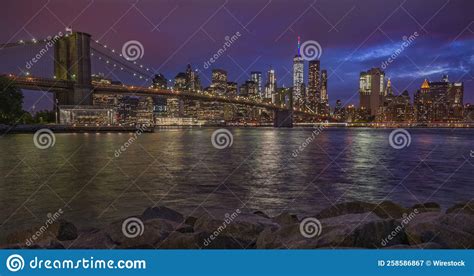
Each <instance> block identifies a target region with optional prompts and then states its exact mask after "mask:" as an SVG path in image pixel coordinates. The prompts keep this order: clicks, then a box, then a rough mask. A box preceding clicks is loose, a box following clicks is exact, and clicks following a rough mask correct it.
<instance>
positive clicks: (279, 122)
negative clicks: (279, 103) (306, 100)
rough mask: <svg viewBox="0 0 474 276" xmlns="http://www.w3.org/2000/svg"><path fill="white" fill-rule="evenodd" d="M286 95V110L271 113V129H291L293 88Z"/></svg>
mask: <svg viewBox="0 0 474 276" xmlns="http://www.w3.org/2000/svg"><path fill="white" fill-rule="evenodd" d="M288 94H289V95H288V105H289V106H288V109H284V110H275V111H274V112H273V127H293V88H291V89H290V91H289V93H288Z"/></svg>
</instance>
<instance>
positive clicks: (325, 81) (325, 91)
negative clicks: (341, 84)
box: [321, 70, 329, 103]
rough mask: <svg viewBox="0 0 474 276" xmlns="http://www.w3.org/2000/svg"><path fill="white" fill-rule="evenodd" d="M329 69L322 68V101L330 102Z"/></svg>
mask: <svg viewBox="0 0 474 276" xmlns="http://www.w3.org/2000/svg"><path fill="white" fill-rule="evenodd" d="M328 100H329V96H328V71H326V70H321V101H322V102H326V103H327V102H328Z"/></svg>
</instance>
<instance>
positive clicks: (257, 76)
mask: <svg viewBox="0 0 474 276" xmlns="http://www.w3.org/2000/svg"><path fill="white" fill-rule="evenodd" d="M250 80H251V81H253V82H255V83H256V84H257V92H258V95H259V96H260V97H262V98H263V96H264V95H263V91H262V72H257V71H253V72H251V73H250Z"/></svg>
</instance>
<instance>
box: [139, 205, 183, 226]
mask: <svg viewBox="0 0 474 276" xmlns="http://www.w3.org/2000/svg"><path fill="white" fill-rule="evenodd" d="M141 218H142V219H143V221H147V220H151V219H166V220H169V221H174V222H177V223H181V222H183V221H184V216H183V215H182V214H181V213H179V212H177V211H175V210H173V209H170V208H167V207H165V206H158V207H151V208H150V207H149V208H147V209H146V210H145V211H144V212H143V214H142V216H141Z"/></svg>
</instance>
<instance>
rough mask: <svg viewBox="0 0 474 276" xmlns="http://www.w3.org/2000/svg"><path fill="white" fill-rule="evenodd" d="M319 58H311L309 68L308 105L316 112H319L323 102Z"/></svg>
mask: <svg viewBox="0 0 474 276" xmlns="http://www.w3.org/2000/svg"><path fill="white" fill-rule="evenodd" d="M319 68H320V61H319V60H311V61H310V62H309V70H308V95H307V96H308V107H309V108H310V109H311V110H312V111H315V112H319V110H318V109H319V108H318V107H319V103H320V102H321V83H320V78H319Z"/></svg>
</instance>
